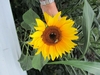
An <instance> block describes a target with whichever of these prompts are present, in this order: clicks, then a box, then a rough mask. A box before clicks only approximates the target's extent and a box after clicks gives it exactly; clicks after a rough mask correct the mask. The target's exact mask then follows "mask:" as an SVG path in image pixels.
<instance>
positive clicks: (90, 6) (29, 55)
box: [10, 0, 100, 75]
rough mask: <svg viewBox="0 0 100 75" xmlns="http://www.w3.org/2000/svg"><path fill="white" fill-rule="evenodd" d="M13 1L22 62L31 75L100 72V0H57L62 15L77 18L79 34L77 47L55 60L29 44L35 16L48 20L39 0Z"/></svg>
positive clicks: (99, 74)
mask: <svg viewBox="0 0 100 75" xmlns="http://www.w3.org/2000/svg"><path fill="white" fill-rule="evenodd" d="M10 2H11V7H12V11H13V15H14V21H15V24H16V29H17V33H18V37H19V42H20V46H21V50H22V56H21V58H20V59H19V62H20V63H21V67H22V68H23V70H27V73H28V75H100V72H99V71H100V63H99V62H100V0H55V2H56V5H57V8H58V10H59V11H62V16H65V15H67V16H68V17H69V18H72V19H73V20H74V21H75V25H74V26H75V27H76V28H77V29H78V34H77V35H78V36H79V40H78V41H75V42H76V43H77V44H78V46H77V47H76V48H75V49H74V51H73V52H72V53H71V54H66V55H63V57H62V58H59V59H56V60H55V62H52V61H51V60H50V61H49V62H48V60H46V61H44V60H43V58H42V56H41V54H40V55H38V56H34V53H35V50H33V49H32V48H31V47H30V46H29V45H27V44H26V41H28V40H29V39H30V38H29V37H28V35H29V34H30V33H32V32H34V29H33V26H34V25H36V22H35V20H34V18H40V19H42V20H44V18H43V13H42V11H41V8H40V4H39V1H38V0H11V1H10ZM30 8H31V9H30ZM36 14H37V15H36ZM36 59H39V60H36ZM47 62H48V63H47ZM46 63H47V64H46Z"/></svg>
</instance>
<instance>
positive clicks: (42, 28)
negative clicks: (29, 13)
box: [34, 27, 45, 31]
mask: <svg viewBox="0 0 100 75" xmlns="http://www.w3.org/2000/svg"><path fill="white" fill-rule="evenodd" d="M34 28H35V29H36V30H39V31H44V30H45V27H34Z"/></svg>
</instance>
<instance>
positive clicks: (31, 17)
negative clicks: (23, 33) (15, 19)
mask: <svg viewBox="0 0 100 75" xmlns="http://www.w3.org/2000/svg"><path fill="white" fill-rule="evenodd" d="M36 18H39V16H38V15H37V14H36V13H35V12H34V11H33V10H32V9H29V10H28V11H27V12H25V13H24V15H23V20H24V22H25V23H26V24H28V25H29V26H30V27H31V29H32V30H34V28H33V27H34V25H36V21H35V19H36Z"/></svg>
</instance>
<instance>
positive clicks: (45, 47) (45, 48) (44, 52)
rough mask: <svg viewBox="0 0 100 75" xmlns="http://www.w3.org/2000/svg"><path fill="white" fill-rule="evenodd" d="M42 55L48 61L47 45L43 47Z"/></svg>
mask: <svg viewBox="0 0 100 75" xmlns="http://www.w3.org/2000/svg"><path fill="white" fill-rule="evenodd" d="M42 55H43V57H44V59H46V58H47V57H48V56H49V46H48V45H46V44H44V45H43V46H42Z"/></svg>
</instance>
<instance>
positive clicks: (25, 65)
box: [19, 54, 32, 70]
mask: <svg viewBox="0 0 100 75" xmlns="http://www.w3.org/2000/svg"><path fill="white" fill-rule="evenodd" d="M19 62H20V65H21V67H22V69H23V70H30V69H31V68H32V57H30V56H28V55H24V54H22V55H21V58H20V59H19Z"/></svg>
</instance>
